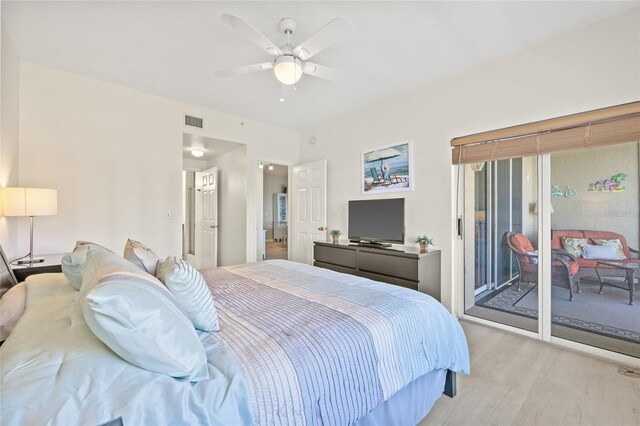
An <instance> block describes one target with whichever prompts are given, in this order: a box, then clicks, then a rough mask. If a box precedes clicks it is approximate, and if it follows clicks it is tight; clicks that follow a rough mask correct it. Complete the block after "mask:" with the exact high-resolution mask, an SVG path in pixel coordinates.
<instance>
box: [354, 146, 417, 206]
mask: <svg viewBox="0 0 640 426" xmlns="http://www.w3.org/2000/svg"><path fill="white" fill-rule="evenodd" d="M411 148H412V141H411V140H406V141H402V142H396V143H392V144H389V145H384V146H379V147H377V148H372V149H368V150H366V151H362V160H361V163H362V186H361V188H362V195H370V194H383V193H387V192H399V191H412V190H413V170H412V169H413V164H412V149H411Z"/></svg>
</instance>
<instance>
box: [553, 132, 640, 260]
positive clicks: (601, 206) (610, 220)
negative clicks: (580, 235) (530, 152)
mask: <svg viewBox="0 0 640 426" xmlns="http://www.w3.org/2000/svg"><path fill="white" fill-rule="evenodd" d="M639 146H640V143H638V142H632V143H627V144H622V145H615V146H612V147H609V148H594V149H589V150H580V151H575V152H566V153H558V154H552V155H551V185H557V186H559V187H560V189H564V188H565V187H566V186H567V185H568V186H569V187H571V188H572V189H574V190H575V191H576V196H575V197H573V198H566V197H556V198H552V199H551V203H552V204H553V213H552V214H551V227H552V228H553V229H589V230H594V231H613V232H617V233H620V234H622V235H624V236H625V238H626V239H627V242H628V243H629V245H630V246H631V247H633V248H636V249H637V248H638V247H640V235H639V231H640V192H639V189H638V186H639V185H638V180H639V179H640V178H639V174H638V162H639V158H640V157H639V155H640V154H639ZM617 173H626V174H628V175H629V177H628V178H627V179H626V180H625V181H624V182H623V184H622V185H623V186H624V188H625V189H624V191H622V192H589V191H588V188H589V184H591V183H593V182H595V181H598V180H604V179H605V178H608V177H611V176H612V175H614V174H617Z"/></svg>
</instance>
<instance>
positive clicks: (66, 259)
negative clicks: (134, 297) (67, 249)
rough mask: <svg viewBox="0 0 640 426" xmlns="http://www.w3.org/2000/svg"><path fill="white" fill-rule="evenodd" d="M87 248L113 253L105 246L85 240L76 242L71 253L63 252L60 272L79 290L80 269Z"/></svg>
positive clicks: (85, 256)
mask: <svg viewBox="0 0 640 426" xmlns="http://www.w3.org/2000/svg"><path fill="white" fill-rule="evenodd" d="M89 248H92V249H94V250H106V251H108V252H110V253H113V252H112V251H111V250H109V249H108V248H106V247H103V246H101V245H99V244H95V243H90V242H87V241H78V242H76V248H75V249H74V250H73V252H72V253H69V254H65V255H64V256H63V257H62V261H61V265H62V273H63V274H64V276H65V277H66V278H67V280H68V281H69V284H71V286H72V287H73V288H75V289H76V290H80V287H81V286H82V271H83V270H84V263H85V262H86V261H87V252H88V251H89Z"/></svg>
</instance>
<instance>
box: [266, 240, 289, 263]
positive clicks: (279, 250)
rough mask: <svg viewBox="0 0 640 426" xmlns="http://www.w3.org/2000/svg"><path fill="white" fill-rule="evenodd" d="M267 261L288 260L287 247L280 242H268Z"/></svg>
mask: <svg viewBox="0 0 640 426" xmlns="http://www.w3.org/2000/svg"><path fill="white" fill-rule="evenodd" d="M265 254H266V256H265V260H271V259H285V260H286V259H287V247H284V246H283V245H282V243H281V242H280V241H267V244H266V253H265Z"/></svg>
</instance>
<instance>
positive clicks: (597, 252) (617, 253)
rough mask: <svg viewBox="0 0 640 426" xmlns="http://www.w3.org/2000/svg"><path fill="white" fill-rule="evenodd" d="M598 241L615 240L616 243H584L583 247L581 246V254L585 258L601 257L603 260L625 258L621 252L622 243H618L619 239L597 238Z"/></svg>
mask: <svg viewBox="0 0 640 426" xmlns="http://www.w3.org/2000/svg"><path fill="white" fill-rule="evenodd" d="M598 241H614V242H617V244H616V245H612V244H602V245H593V244H585V245H584V247H582V256H583V257H584V258H585V259H603V260H622V259H626V257H625V255H624V253H622V245H620V240H598ZM618 249H619V250H618Z"/></svg>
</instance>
